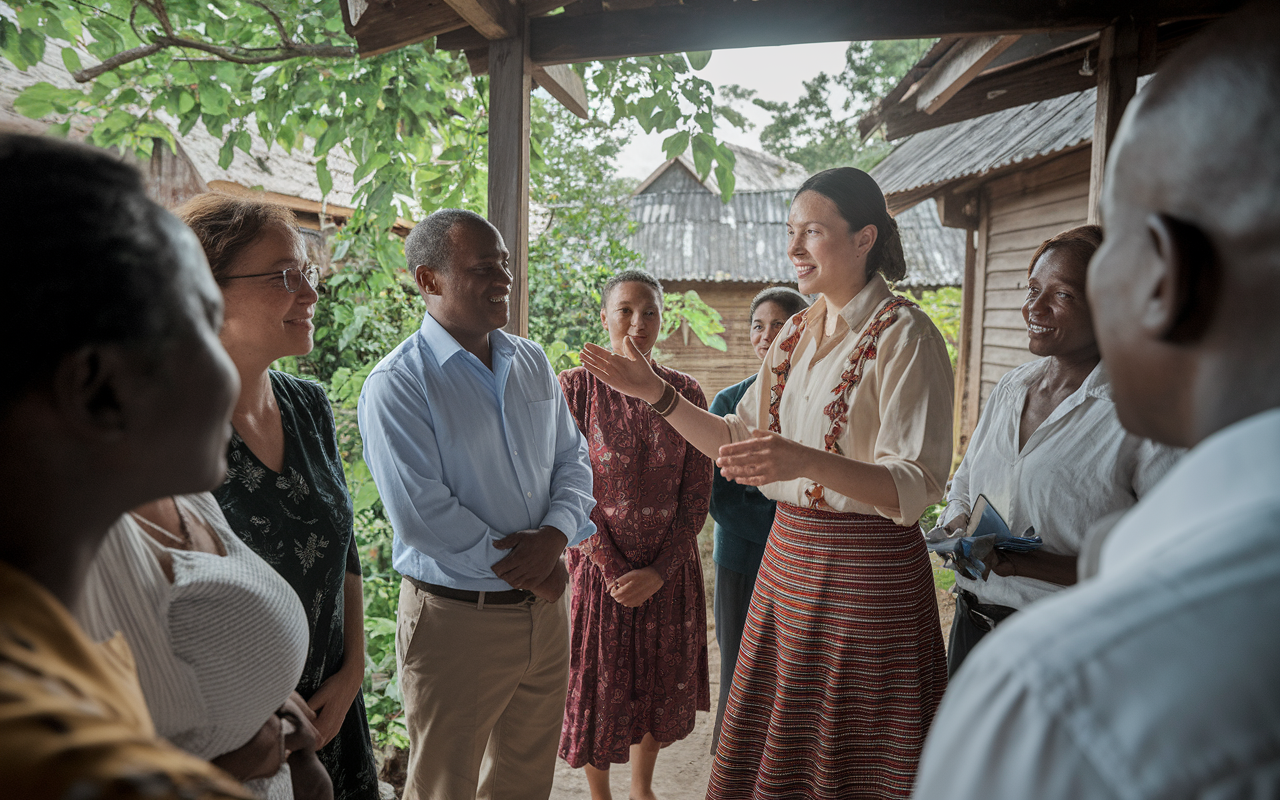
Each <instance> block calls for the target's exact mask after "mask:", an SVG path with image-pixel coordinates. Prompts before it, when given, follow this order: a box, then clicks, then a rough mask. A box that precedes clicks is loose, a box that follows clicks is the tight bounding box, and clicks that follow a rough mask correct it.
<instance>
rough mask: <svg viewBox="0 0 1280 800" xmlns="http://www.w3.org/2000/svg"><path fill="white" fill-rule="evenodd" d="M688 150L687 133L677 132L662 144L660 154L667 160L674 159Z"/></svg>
mask: <svg viewBox="0 0 1280 800" xmlns="http://www.w3.org/2000/svg"><path fill="white" fill-rule="evenodd" d="M687 149H689V132H688V131H678V132H676V133H673V134H671V135H670V136H668V137H667V138H666V139H665V140H663V142H662V152H663V154H664V155H665V156H666V157H667V158H675V157H677V156H679V155H680V154H681V153H683V152H684V151H685V150H687Z"/></svg>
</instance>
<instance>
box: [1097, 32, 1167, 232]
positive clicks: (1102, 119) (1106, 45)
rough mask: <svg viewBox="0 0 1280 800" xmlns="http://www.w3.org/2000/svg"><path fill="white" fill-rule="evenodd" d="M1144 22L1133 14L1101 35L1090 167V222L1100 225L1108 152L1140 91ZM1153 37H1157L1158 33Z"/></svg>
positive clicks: (1099, 39)
mask: <svg viewBox="0 0 1280 800" xmlns="http://www.w3.org/2000/svg"><path fill="white" fill-rule="evenodd" d="M1144 27H1150V28H1151V33H1154V29H1155V26H1154V24H1147V25H1143V24H1140V23H1138V22H1136V21H1134V20H1133V18H1131V17H1123V18H1121V19H1119V20H1117V21H1116V23H1115V24H1114V25H1108V26H1107V27H1105V28H1103V29H1102V33H1101V35H1100V36H1099V38H1098V66H1097V76H1098V105H1097V108H1096V109H1095V110H1094V115H1093V163H1092V164H1091V166H1090V170H1089V224H1091V225H1097V224H1098V223H1099V218H1098V198H1099V197H1101V196H1102V178H1103V174H1104V172H1105V169H1106V166H1107V152H1108V151H1109V150H1110V149H1111V142H1112V141H1113V140H1114V139H1115V135H1116V128H1117V127H1119V125H1120V117H1121V116H1123V114H1124V109H1125V107H1126V106H1127V105H1129V101H1130V100H1132V99H1133V96H1134V95H1135V94H1136V93H1137V91H1138V68H1139V62H1140V56H1141V50H1142V44H1143V41H1142V40H1143V39H1144V36H1143V33H1144V31H1143V28H1144ZM1150 38H1152V39H1154V36H1151V37H1150Z"/></svg>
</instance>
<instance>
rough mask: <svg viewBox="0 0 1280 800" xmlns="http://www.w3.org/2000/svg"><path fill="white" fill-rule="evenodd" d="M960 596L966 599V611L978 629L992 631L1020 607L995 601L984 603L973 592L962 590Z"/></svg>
mask: <svg viewBox="0 0 1280 800" xmlns="http://www.w3.org/2000/svg"><path fill="white" fill-rule="evenodd" d="M960 596H961V598H963V600H964V605H965V606H966V608H965V609H964V611H965V613H966V614H968V615H969V621H970V622H972V623H973V624H974V625H975V626H977V628H978V630H980V631H985V632H987V633H990V632H991V631H993V630H995V628H996V626H997V625H999V624H1000V623H1001V622H1004V621H1005V620H1006V619H1008V618H1009V617H1011V616H1013V614H1014V612H1015V611H1017V610H1018V609H1016V608H1010V607H1009V606H998V605H996V604H995V603H982V602H979V601H978V597H977V595H975V594H974V593H973V592H969V591H965V590H964V589H961V590H960Z"/></svg>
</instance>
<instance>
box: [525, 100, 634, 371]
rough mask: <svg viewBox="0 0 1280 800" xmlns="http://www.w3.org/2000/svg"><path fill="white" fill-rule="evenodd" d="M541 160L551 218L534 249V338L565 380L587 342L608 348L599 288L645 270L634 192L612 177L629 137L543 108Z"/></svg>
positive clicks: (539, 174) (540, 199)
mask: <svg viewBox="0 0 1280 800" xmlns="http://www.w3.org/2000/svg"><path fill="white" fill-rule="evenodd" d="M535 111H536V112H537V116H538V118H539V128H540V131H539V132H540V134H541V135H540V137H539V138H540V141H541V142H542V158H541V160H540V162H539V163H538V164H536V165H535V167H536V169H534V170H533V172H532V174H531V176H530V194H531V196H532V197H533V198H534V199H535V201H536V202H537V203H538V204H539V206H541V207H542V208H545V209H546V214H547V215H546V218H545V219H544V220H543V221H542V222H541V224H540V225H539V229H538V230H535V231H534V232H533V234H534V235H533V237H531V241H530V243H529V338H530V339H532V340H533V341H535V342H538V343H539V344H541V345H542V346H543V348H544V349H545V350H546V351H547V357H548V358H549V359H550V360H551V365H552V367H553V368H554V369H555V370H556V371H557V372H560V371H562V370H565V369H569V368H570V367H574V366H577V358H578V351H579V350H581V349H582V346H583V345H584V344H586V343H587V342H594V343H596V344H606V343H607V342H608V341H609V338H608V335H607V334H606V333H605V330H604V326H603V325H601V323H600V287H601V286H602V285H603V284H604V282H605V281H607V280H608V279H609V277H610V276H612V275H614V274H616V273H618V272H621V271H622V270H625V269H635V268H639V267H641V266H642V263H643V262H642V259H641V256H640V254H639V253H637V252H635V251H634V250H632V249H630V248H629V247H627V244H626V240H627V237H628V236H630V235H631V233H632V231H633V230H634V223H632V221H631V217H630V215H629V213H628V210H627V197H628V195H629V193H630V189H631V184H630V183H629V182H626V181H623V180H620V179H618V178H617V177H616V176H615V175H614V174H613V171H612V168H611V164H612V160H613V158H614V157H615V156H616V155H617V154H618V152H619V150H621V149H622V147H623V145H624V144H625V143H626V138H625V136H624V135H622V134H620V133H618V132H617V131H616V130H615V129H613V128H611V127H610V126H609V125H608V124H606V123H605V122H604V121H603V120H600V119H592V120H589V121H584V120H580V119H578V118H577V117H575V116H573V115H572V114H570V113H569V112H568V111H566V110H564V109H563V108H562V107H560V106H559V105H558V104H550V103H547V104H539V105H538V106H536V107H535Z"/></svg>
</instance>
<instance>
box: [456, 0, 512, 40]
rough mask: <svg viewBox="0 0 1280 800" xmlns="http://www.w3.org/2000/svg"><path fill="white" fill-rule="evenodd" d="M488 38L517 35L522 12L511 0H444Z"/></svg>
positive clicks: (506, 37) (507, 37) (505, 37)
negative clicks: (518, 17) (519, 15)
mask: <svg viewBox="0 0 1280 800" xmlns="http://www.w3.org/2000/svg"><path fill="white" fill-rule="evenodd" d="M444 1H445V3H447V4H448V5H449V7H450V8H452V9H453V10H454V11H456V12H457V13H458V16H459V17H462V19H463V20H465V21H466V23H467V24H468V25H470V26H471V27H472V28H474V29H475V30H476V31H477V32H478V33H479V34H480V35H481V36H483V37H484V38H486V39H489V40H493V39H509V38H511V37H512V36H515V32H516V30H517V29H518V26H519V22H518V20H517V19H516V16H517V14H519V13H521V12H520V9H518V8H516V6H515V5H514V4H512V3H511V2H510V0H444Z"/></svg>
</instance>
